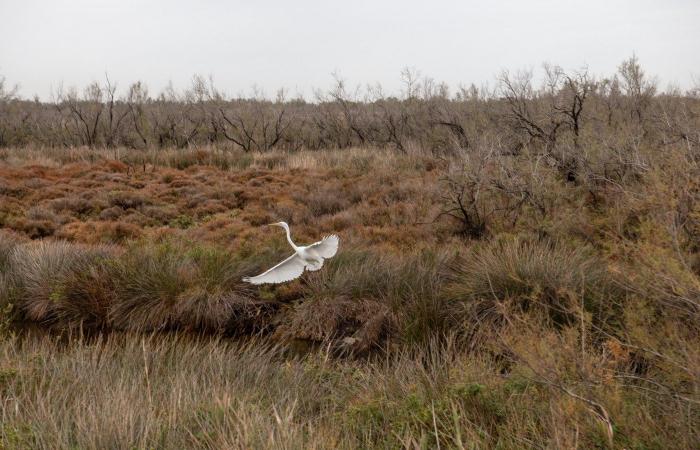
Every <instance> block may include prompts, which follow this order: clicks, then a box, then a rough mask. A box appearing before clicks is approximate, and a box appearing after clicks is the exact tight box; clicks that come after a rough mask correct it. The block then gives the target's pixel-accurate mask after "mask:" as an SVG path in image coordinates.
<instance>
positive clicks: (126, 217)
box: [0, 58, 700, 449]
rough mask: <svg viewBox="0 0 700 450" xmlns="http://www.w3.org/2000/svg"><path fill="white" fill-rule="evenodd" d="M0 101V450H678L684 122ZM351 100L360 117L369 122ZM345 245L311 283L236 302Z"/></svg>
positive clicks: (271, 104)
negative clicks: (306, 254)
mask: <svg viewBox="0 0 700 450" xmlns="http://www.w3.org/2000/svg"><path fill="white" fill-rule="evenodd" d="M403 77H404V81H405V91H404V93H403V96H402V98H387V97H386V96H383V95H382V94H381V91H380V90H379V89H378V88H373V89H366V90H361V91H355V90H353V91H350V90H349V89H348V88H347V87H346V86H345V84H344V83H343V82H342V80H337V85H336V86H335V88H334V89H333V90H331V91H330V92H328V93H319V94H318V95H317V102H314V103H305V102H303V101H300V100H285V99H284V97H283V96H282V95H280V96H279V98H278V99H277V100H276V101H269V100H265V99H263V98H253V99H226V98H224V97H223V96H222V95H221V94H220V93H218V92H217V91H216V89H215V88H214V87H213V86H212V84H211V83H209V82H207V81H206V80H203V79H201V78H195V79H194V82H193V86H192V87H191V88H190V89H189V90H187V91H186V92H184V93H176V92H175V91H174V90H173V89H170V90H168V91H166V92H165V93H163V94H162V95H160V96H158V97H157V98H151V97H150V96H148V95H147V91H146V90H145V88H144V87H143V86H142V85H140V84H138V83H137V84H134V85H132V86H131V87H130V88H129V90H128V94H126V95H125V97H123V98H119V99H117V96H116V89H115V88H114V86H113V85H111V84H110V83H109V82H107V84H106V85H104V86H103V85H100V84H95V85H93V86H91V87H89V88H88V89H87V90H86V91H85V94H84V95H82V96H81V95H78V94H77V93H76V92H74V91H72V90H67V91H65V92H63V93H59V94H60V95H58V97H57V102H55V103H50V104H48V103H40V102H29V101H25V100H19V99H16V98H15V95H14V92H10V91H11V90H10V89H8V88H7V86H6V85H5V84H3V85H2V86H3V87H2V88H0V94H1V95H0V98H2V100H1V101H0V136H1V138H0V145H2V148H1V149H0V160H1V162H0V225H1V226H2V230H0V308H1V309H2V315H1V317H2V320H1V321H0V336H1V338H0V400H1V402H0V404H1V405H2V407H1V408H0V423H1V424H2V425H1V426H2V428H1V429H0V443H1V445H2V446H3V447H8V448H76V447H77V448H104V447H110V448H181V447H183V446H186V447H204V448H270V447H272V448H334V447H340V448H530V447H533V448H638V449H648V448H659V449H662V448H697V447H698V446H699V445H700V434H699V433H698V429H700V408H699V404H698V403H699V402H700V384H699V382H698V380H699V376H700V345H698V342H700V339H699V338H700V166H699V163H700V98H699V97H698V95H697V91H688V92H684V93H681V92H678V91H667V92H663V93H661V92H658V90H657V86H656V83H655V81H654V80H653V79H651V78H649V77H647V76H646V75H645V74H644V72H643V70H642V69H641V67H640V66H639V63H638V62H637V61H636V59H634V58H632V59H630V60H627V61H625V62H623V63H622V64H621V66H620V68H619V72H618V73H617V74H615V75H614V76H611V77H609V78H606V79H597V78H595V77H593V76H591V75H590V74H588V73H587V72H586V71H585V70H582V71H577V72H566V71H564V70H562V69H561V68H558V67H553V66H546V67H545V69H544V74H543V77H542V79H543V81H542V84H541V85H539V86H536V85H535V83H534V82H533V77H532V75H531V74H529V73H517V74H509V73H504V74H503V75H502V77H501V79H500V80H499V84H498V88H497V89H495V90H494V91H493V92H488V91H486V90H479V89H465V90H462V91H460V92H459V94H456V95H452V96H450V95H449V92H448V91H447V89H446V88H445V87H444V86H442V85H439V84H436V83H434V82H433V81H431V80H430V79H426V78H420V77H418V76H417V75H416V73H415V72H412V71H406V72H405V73H404V74H403ZM370 95H371V97H370ZM278 220H286V221H288V222H289V223H290V224H291V225H292V230H293V234H294V236H295V238H296V239H297V240H298V241H299V242H311V241H313V240H315V239H317V238H319V237H321V236H322V235H323V234H326V233H337V234H339V235H340V237H341V250H340V252H339V254H338V255H337V256H336V257H335V258H333V259H332V260H329V261H328V262H327V265H326V266H325V267H324V269H323V270H322V271H320V272H314V273H308V274H305V275H304V276H303V277H302V278H301V279H299V280H296V281H294V282H291V283H288V284H285V285H282V286H265V287H261V288H257V287H252V286H250V285H246V284H244V283H242V282H241V281H240V280H241V277H243V276H245V275H250V274H254V273H256V272H257V271H260V270H262V269H264V268H267V267H268V266H269V265H270V264H272V263H275V262H277V261H278V260H280V259H282V258H283V257H285V256H287V254H288V252H289V250H288V249H287V244H286V241H285V239H284V237H283V236H282V235H281V234H278V233H271V232H270V231H269V229H267V228H266V227H264V226H263V225H265V224H267V223H270V222H273V221H278Z"/></svg>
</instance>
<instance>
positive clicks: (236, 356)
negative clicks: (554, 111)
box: [0, 335, 697, 448]
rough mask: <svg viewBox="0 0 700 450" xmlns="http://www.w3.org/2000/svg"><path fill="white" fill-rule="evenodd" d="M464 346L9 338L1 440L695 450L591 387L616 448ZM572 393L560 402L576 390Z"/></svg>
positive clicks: (582, 406) (675, 419)
mask: <svg viewBox="0 0 700 450" xmlns="http://www.w3.org/2000/svg"><path fill="white" fill-rule="evenodd" d="M550 338H551V336H550ZM564 341H565V340H561V339H554V340H552V341H550V344H551V345H553V347H552V350H562V349H564V348H565V344H566V343H565V342H564ZM455 344H456V343H455V341H454V340H452V339H445V340H443V341H442V343H440V344H438V343H437V341H436V342H432V343H429V344H426V345H425V346H424V347H422V348H421V349H414V350H413V351H406V350H404V351H400V352H395V353H394V352H392V353H389V354H387V355H385V356H384V357H383V358H381V359H380V360H375V361H354V360H337V359H334V358H332V357H330V355H329V354H327V353H325V352H324V351H317V352H311V353H309V354H307V355H305V356H304V357H301V358H290V357H289V355H286V354H285V352H284V351H283V350H282V349H281V348H273V347H270V346H268V345H266V344H263V343H261V342H256V341H249V342H247V343H238V344H231V343H230V342H225V341H221V340H216V339H214V340H197V339H193V338H188V337H184V336H182V335H180V336H175V335H150V336H148V335H147V336H144V335H140V336H136V335H111V336H109V337H100V338H97V339H94V340H89V341H88V340H83V339H80V338H75V337H74V338H68V339H67V340H64V341H60V342H59V341H57V340H56V338H55V337H53V338H52V337H51V336H47V335H44V336H42V337H25V338H23V339H17V338H10V339H6V340H5V341H4V342H2V344H0V368H1V370H2V371H1V374H2V375H1V377H0V401H2V405H3V407H2V411H1V412H0V419H1V422H2V428H1V429H0V442H1V443H2V446H3V447H4V448H183V447H198V448H398V447H406V448H427V447H435V446H436V445H440V446H441V447H442V448H577V447H578V448H594V447H600V448H603V447H606V448H607V447H608V446H614V447H616V448H668V446H667V444H668V443H669V442H673V447H674V448H692V447H693V446H694V445H695V444H697V436H696V435H694V434H693V433H695V430H693V428H692V426H693V425H694V424H693V419H694V418H693V417H692V414H693V412H692V410H690V409H688V408H687V407H686V408H685V409H680V410H674V408H673V407H667V406H665V405H663V404H658V403H655V400H654V399H653V397H649V396H648V395H645V394H643V393H639V394H638V393H636V392H635V391H633V390H625V389H623V388H622V383H620V382H617V381H615V380H612V379H611V380H609V381H608V382H606V383H605V384H601V385H598V386H593V387H590V388H584V389H585V390H587V392H588V393H586V394H584V395H585V396H587V397H591V398H595V399H596V401H597V402H602V403H603V404H605V408H606V410H607V411H608V412H609V413H610V414H611V416H612V417H615V424H614V427H615V430H614V431H615V434H614V437H613V438H612V440H611V438H610V436H609V435H608V431H607V426H606V424H605V422H604V421H602V420H601V418H600V417H599V415H598V412H596V410H595V409H594V408H592V407H591V405H590V404H589V403H587V401H590V400H589V399H588V398H586V399H585V400H581V398H583V396H582V397H581V398H578V397H577V395H578V394H574V395H572V393H567V392H566V391H565V390H562V389H561V388H560V387H558V386H556V385H555V384H552V383H545V382H543V381H542V378H540V377H539V376H538V375H537V370H539V369H533V368H532V367H530V366H528V364H529V363H528V362H525V361H524V362H522V363H518V364H516V365H514V366H512V367H510V368H509V369H508V370H507V371H504V370H503V368H502V367H498V366H496V365H494V363H493V362H488V360H486V359H483V358H478V357H474V356H468V355H466V354H464V353H461V352H460V351H459V350H458V349H457V348H458V346H457V345H455ZM535 353H536V351H535ZM533 356H534V353H533ZM540 356H542V355H540ZM561 362H562V361H560V362H559V363H553V364H554V365H553V366H552V367H554V366H556V365H557V364H560V363H561ZM571 376H572V375H571V374H570V375H569V377H571ZM580 381H582V380H579V382H580ZM569 383H570V384H569V385H568V387H566V389H572V390H575V391H577V392H579V393H581V392H582V390H581V389H580V387H579V386H577V383H576V382H575V381H574V380H573V379H571V380H570V381H569ZM650 413H653V414H650ZM657 413H663V414H662V415H656V414H657ZM695 414H697V411H695ZM696 418H697V417H695V419H696ZM684 433H685V434H684Z"/></svg>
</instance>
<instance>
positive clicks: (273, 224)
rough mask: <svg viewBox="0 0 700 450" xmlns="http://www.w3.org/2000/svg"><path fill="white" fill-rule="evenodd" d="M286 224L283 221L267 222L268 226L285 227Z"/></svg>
mask: <svg viewBox="0 0 700 450" xmlns="http://www.w3.org/2000/svg"><path fill="white" fill-rule="evenodd" d="M286 225H287V224H286V223H284V222H275V223H271V224H269V225H268V227H281V228H285V226H286Z"/></svg>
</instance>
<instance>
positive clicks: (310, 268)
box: [306, 258, 323, 272]
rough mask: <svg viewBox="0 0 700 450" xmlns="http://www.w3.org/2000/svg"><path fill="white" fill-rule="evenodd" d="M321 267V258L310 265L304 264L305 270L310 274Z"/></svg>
mask: <svg viewBox="0 0 700 450" xmlns="http://www.w3.org/2000/svg"><path fill="white" fill-rule="evenodd" d="M321 267H323V258H321V259H318V260H316V261H311V262H310V263H307V264H306V270H308V271H311V272H316V271H317V270H321Z"/></svg>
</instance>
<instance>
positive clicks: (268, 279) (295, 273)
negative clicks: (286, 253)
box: [243, 253, 306, 284]
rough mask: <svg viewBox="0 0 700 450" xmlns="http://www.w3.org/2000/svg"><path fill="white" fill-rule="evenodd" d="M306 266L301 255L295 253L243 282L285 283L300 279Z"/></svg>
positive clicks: (244, 279)
mask: <svg viewBox="0 0 700 450" xmlns="http://www.w3.org/2000/svg"><path fill="white" fill-rule="evenodd" d="M305 265H306V264H305V263H304V261H303V260H302V259H301V258H300V257H299V254H297V253H295V254H293V255H292V256H290V257H289V258H287V259H285V260H284V261H282V262H281V263H279V264H277V265H276V266H275V267H273V268H272V269H269V270H266V271H265V272H263V273H261V274H260V275H257V276H255V277H245V278H243V281H246V282H248V283H252V284H265V283H284V282H285V281H291V280H293V279H295V278H299V277H300V276H301V274H302V273H304V266H305Z"/></svg>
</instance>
